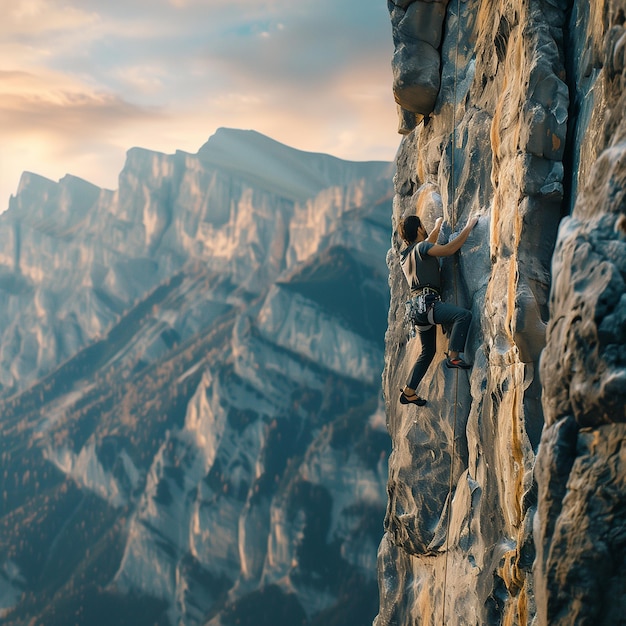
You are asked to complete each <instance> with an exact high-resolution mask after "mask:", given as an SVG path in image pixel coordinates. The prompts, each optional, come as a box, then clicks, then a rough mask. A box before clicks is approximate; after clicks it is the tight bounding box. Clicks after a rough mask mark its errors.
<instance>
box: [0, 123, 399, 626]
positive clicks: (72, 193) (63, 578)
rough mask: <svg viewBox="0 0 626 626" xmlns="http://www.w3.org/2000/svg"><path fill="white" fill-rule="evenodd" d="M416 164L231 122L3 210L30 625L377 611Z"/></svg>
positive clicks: (3, 307)
mask: <svg viewBox="0 0 626 626" xmlns="http://www.w3.org/2000/svg"><path fill="white" fill-rule="evenodd" d="M392 176H393V170H392V165H391V164H390V163H385V162H362V163H355V162H347V161H343V160H340V159H336V158H334V157H331V156H328V155H323V154H313V153H306V152H302V151H298V150H295V149H293V148H290V147H287V146H285V145H282V144H280V143H277V142H275V141H273V140H271V139H269V138H267V137H264V136H262V135H260V134H258V133H256V132H254V131H241V130H233V129H220V130H218V131H217V132H216V134H215V135H214V136H212V137H211V138H210V139H209V141H208V142H207V143H206V144H205V145H204V146H203V147H202V148H201V149H200V150H199V151H198V153H197V154H188V153H184V152H176V153H175V154H173V155H166V154H161V153H157V152H152V151H149V150H145V149H139V148H133V149H131V150H129V152H128V154H127V160H126V164H125V166H124V168H123V170H122V172H121V173H120V176H119V186H118V188H117V189H116V190H114V191H112V190H106V189H100V188H98V187H96V186H94V185H92V184H90V183H88V182H86V181H84V180H81V179H78V178H75V177H72V176H69V175H68V176H66V177H65V178H63V179H62V180H60V181H58V182H53V181H50V180H47V179H45V178H42V177H40V176H37V175H35V174H31V173H25V174H24V175H23V176H22V179H21V181H20V185H19V188H18V191H17V194H16V195H15V197H12V198H11V201H10V206H9V210H8V211H6V212H5V213H3V214H2V215H0V385H1V387H0V430H1V434H0V450H1V458H2V474H1V478H0V492H1V493H2V499H1V500H0V511H1V512H0V525H1V528H2V532H1V533H0V614H1V615H2V617H3V619H4V622H3V623H6V624H27V623H34V624H35V623H36V624H45V625H46V626H54V625H57V624H58V625H67V624H89V625H97V624H103V625H105V624H106V625H110V624H120V625H121V624H134V625H141V624H146V625H147V624H164V625H165V624H188V625H195V624H206V625H211V626H218V625H222V626H229V625H231V624H233V625H234V624H255V626H263V625H264V624H268V625H269V624H272V625H274V626H280V625H284V626H295V625H299V624H302V625H307V626H308V625H311V626H313V625H321V624H324V625H325V626H327V625H332V624H342V625H343V626H346V625H348V624H354V625H355V626H357V625H360V624H366V623H371V621H372V619H373V617H374V616H375V615H376V611H377V605H378V599H377V590H376V550H377V546H378V543H379V541H380V537H381V535H382V522H383V518H384V511H385V503H386V492H385V485H386V481H387V475H386V473H387V457H388V454H389V448H390V442H389V438H388V435H387V432H386V427H385V417H384V408H383V402H382V399H381V397H380V377H381V372H382V368H383V354H384V338H385V329H386V326H387V311H388V305H389V293H388V292H389V288H388V283H387V275H388V270H387V265H386V254H387V250H388V248H389V241H390V227H389V219H390V214H391V203H392V196H393V189H392Z"/></svg>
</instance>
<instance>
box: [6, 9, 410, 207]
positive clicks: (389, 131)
mask: <svg viewBox="0 0 626 626" xmlns="http://www.w3.org/2000/svg"><path fill="white" fill-rule="evenodd" d="M0 9H1V11H0V14H1V15H2V21H1V22H0V211H3V210H5V209H6V208H7V207H8V203H9V196H10V195H11V194H13V195H14V194H15V193H16V192H17V188H18V184H19V179H20V176H21V174H22V172H24V171H29V172H34V173H36V174H40V175H42V176H45V177H47V178H50V179H52V180H55V181H56V180H59V179H60V178H62V177H63V176H65V175H66V174H72V175H74V176H79V177H81V178H84V179H86V180H88V181H90V182H92V183H94V184H96V185H98V186H100V187H106V188H108V189H115V188H117V178H118V174H119V173H120V171H121V169H122V167H123V165H124V161H125V158H126V151H127V150H128V149H130V148H132V147H135V146H139V147H142V148H147V149H150V150H157V151H160V152H165V153H168V154H169V153H173V152H175V151H176V150H184V151H186V152H191V153H195V152H197V151H198V150H199V149H200V147H201V146H202V145H203V144H204V143H205V142H206V141H207V139H208V138H209V137H210V136H211V135H212V134H213V133H214V132H215V131H216V130H217V129H218V128H220V127H229V128H241V129H253V130H256V131H259V132H261V133H263V134H265V135H268V136H270V137H272V138H273V139H276V140H278V141H280V142H282V143H285V144H287V145H290V146H292V147H294V148H298V149H300V150H307V151H312V152H325V153H328V154H332V155H334V156H337V157H340V158H344V159H349V160H356V161H363V160H383V161H391V160H393V158H394V156H395V153H396V150H397V147H398V145H399V141H400V136H399V135H398V134H397V117H396V105H395V103H394V101H393V94H392V91H391V86H392V75H391V56H392V54H393V44H392V39H391V24H390V20H389V14H388V11H387V3H386V2H385V0H19V1H16V0H0Z"/></svg>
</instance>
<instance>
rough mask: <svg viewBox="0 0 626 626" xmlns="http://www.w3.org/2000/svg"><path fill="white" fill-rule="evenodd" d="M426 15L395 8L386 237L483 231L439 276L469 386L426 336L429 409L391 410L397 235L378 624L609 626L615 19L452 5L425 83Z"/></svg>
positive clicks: (575, 7) (618, 70)
mask: <svg viewBox="0 0 626 626" xmlns="http://www.w3.org/2000/svg"><path fill="white" fill-rule="evenodd" d="M422 4H424V3H422V2H413V3H411V2H404V3H391V4H389V8H390V15H391V21H392V26H393V33H394V42H395V45H396V54H395V56H394V61H393V68H394V73H393V78H394V93H395V95H396V100H397V101H398V103H399V105H400V107H401V108H400V109H399V131H400V133H402V134H403V135H404V137H403V139H402V140H401V145H400V149H399V151H398V155H397V159H396V167H397V170H396V175H395V179H394V183H395V192H396V195H395V198H394V208H393V227H394V231H395V229H396V227H397V224H398V223H399V221H400V220H401V219H402V218H403V217H404V216H406V215H407V214H410V213H413V212H417V214H418V215H420V216H421V217H422V218H423V220H424V222H425V223H426V225H427V227H428V228H430V227H431V226H432V225H433V224H434V221H435V219H436V218H437V217H443V219H444V223H443V228H442V233H441V235H440V242H445V241H447V240H449V238H450V237H451V236H454V234H455V233H456V232H458V231H459V230H460V229H461V228H462V227H463V226H464V224H465V223H466V222H467V220H468V219H469V217H470V216H471V215H479V216H480V219H479V221H478V224H477V226H476V227H475V229H474V230H473V231H472V233H471V235H470V237H469V239H468V240H467V242H466V243H465V245H464V246H463V248H462V249H461V251H460V253H458V254H457V255H455V257H451V258H446V259H444V260H443V262H442V273H443V277H444V285H445V287H444V294H443V296H444V299H445V300H447V301H450V302H456V303H458V304H459V305H461V306H465V307H467V308H469V309H471V310H472V312H473V322H472V327H471V329H470V336H469V339H468V343H467V347H466V352H465V358H466V359H467V360H468V361H470V362H471V363H472V364H473V367H472V369H471V370H469V371H468V372H462V371H451V370H447V369H446V368H445V367H443V358H444V355H443V352H444V350H445V349H446V346H447V337H446V336H444V334H443V333H442V332H441V331H439V335H438V338H437V341H438V352H437V355H436V357H435V360H434V361H433V364H432V365H431V367H430V369H429V372H428V374H427V376H426V378H425V379H424V380H423V381H422V383H421V385H420V388H419V390H418V392H419V393H420V394H421V395H424V396H425V397H427V399H428V404H427V405H426V406H425V407H423V408H419V407H415V406H408V407H407V406H402V405H400V404H399V402H398V395H399V391H398V390H399V388H400V387H402V386H403V385H404V384H405V382H406V377H407V375H408V372H409V370H410V367H411V366H412V364H413V361H414V359H415V358H416V355H417V354H418V353H419V350H420V346H419V339H410V338H409V335H408V333H407V328H406V326H405V324H404V321H403V312H404V302H405V300H406V299H407V296H408V289H407V286H406V281H405V279H404V276H403V275H402V272H401V271H400V268H399V263H398V252H399V250H400V249H401V248H402V244H401V242H400V240H399V238H398V237H397V235H394V237H393V239H392V246H391V249H390V251H389V253H388V256H387V261H388V267H389V271H390V278H389V281H390V288H391V307H390V316H389V328H388V331H387V335H386V357H385V363H386V365H385V370H384V373H383V388H384V393H385V398H386V413H387V426H388V430H389V433H390V435H391V438H392V442H393V447H392V453H391V456H390V460H389V480H388V495H389V502H388V507H387V514H386V518H385V534H384V537H383V540H382V542H381V544H380V547H379V553H378V559H379V562H378V573H379V590H380V610H379V615H378V616H377V618H376V621H375V624H376V626H392V625H393V626H404V625H407V626H409V625H411V626H413V625H415V624H420V625H422V624H432V625H433V626H434V625H437V626H440V625H441V624H450V625H455V626H457V625H464V624H467V625H487V624H507V625H509V624H511V625H513V624H520V625H521V624H535V625H537V626H538V625H547V624H550V625H552V624H562V625H565V624H568V625H569V624H571V625H573V624H607V625H608V624H621V623H624V621H623V620H624V617H623V615H625V614H626V606H624V604H625V600H624V597H625V596H624V589H625V587H626V575H625V574H624V571H623V563H624V557H625V552H624V549H625V543H624V541H625V533H624V530H623V529H624V528H625V527H626V508H625V506H624V504H623V503H624V502H625V501H626V499H625V496H626V493H625V491H624V475H625V474H624V472H625V469H626V468H625V467H624V463H625V461H624V455H623V451H622V450H623V446H622V443H623V442H624V434H625V431H624V423H625V422H626V359H625V357H624V354H625V347H626V346H625V344H626V323H625V320H626V295H625V294H626V290H625V280H626V271H625V270H626V266H625V263H626V261H625V259H626V190H625V185H624V182H625V180H626V169H625V168H626V158H625V152H626V142H625V135H626V133H625V130H626V122H625V121H624V111H625V104H626V97H625V96H624V81H625V80H626V73H625V66H626V63H625V50H626V35H625V34H624V33H625V31H624V21H625V11H626V3H625V2H623V0H614V1H607V2H602V3H588V2H582V1H578V0H575V1H569V2H568V1H558V0H527V1H522V0H501V1H497V2H487V1H485V0H463V1H462V0H451V1H450V2H449V3H448V5H447V10H446V15H445V18H444V22H443V38H442V40H441V43H440V47H439V50H440V60H441V61H440V62H441V72H440V81H439V82H438V81H437V80H435V78H434V75H435V72H434V70H432V67H433V66H434V64H435V62H436V60H435V58H434V56H432V58H431V55H427V54H419V53H418V50H417V47H414V48H413V53H410V52H408V46H409V44H408V41H409V40H411V41H413V40H415V41H417V40H419V41H420V42H428V34H429V33H431V32H432V20H431V19H430V17H428V18H427V17H423V18H420V20H419V23H418V24H413V23H411V28H410V29H409V27H408V24H407V25H406V26H403V20H404V21H408V20H409V16H410V15H412V14H413V13H414V12H415V14H418V13H419V12H420V11H422V10H423V7H422V6H421V5H422ZM433 4H434V3H433ZM414 5H416V6H415V8H413V7H414ZM431 9H433V10H434V8H433V7H431ZM400 15H402V18H400V17H399V16H400ZM436 43H437V40H434V41H431V43H428V45H430V46H431V47H433V49H435V48H436V46H435V44H436ZM419 45H425V43H424V44H422V43H420V44H419ZM399 60H401V61H402V62H401V63H399ZM399 68H401V70H402V71H400V69H399ZM413 68H414V69H413ZM400 75H401V76H402V77H403V80H404V81H405V82H403V83H402V85H400V84H399V81H398V77H399V76H400ZM425 76H428V77H429V78H424V77H425ZM409 82H410V83H411V87H410V89H409V87H408V86H407V85H408V83H409ZM399 87H402V89H400V88H399ZM406 93H410V94H411V96H410V99H409V97H408V96H405V95H404V94H406ZM418 102H429V103H432V104H431V109H430V110H428V107H427V106H423V107H421V105H420V106H418V105H416V104H415V103H418ZM422 116H425V117H424V119H423V120H422V119H421V118H422Z"/></svg>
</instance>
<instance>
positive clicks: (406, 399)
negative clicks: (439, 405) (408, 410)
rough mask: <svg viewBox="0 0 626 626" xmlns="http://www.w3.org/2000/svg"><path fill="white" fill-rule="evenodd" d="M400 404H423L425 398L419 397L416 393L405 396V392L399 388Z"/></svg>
mask: <svg viewBox="0 0 626 626" xmlns="http://www.w3.org/2000/svg"><path fill="white" fill-rule="evenodd" d="M400 404H416V405H417V406H424V405H425V404H426V400H424V398H421V397H420V396H418V395H417V394H416V393H414V394H413V395H412V396H407V395H406V393H404V391H403V390H402V389H401V390H400Z"/></svg>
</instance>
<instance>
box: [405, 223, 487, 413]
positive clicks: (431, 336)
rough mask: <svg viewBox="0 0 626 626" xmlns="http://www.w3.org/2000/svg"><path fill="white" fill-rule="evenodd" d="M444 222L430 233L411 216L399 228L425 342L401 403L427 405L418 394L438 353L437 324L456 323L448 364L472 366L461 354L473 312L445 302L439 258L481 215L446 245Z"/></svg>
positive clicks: (415, 319) (418, 324)
mask: <svg viewBox="0 0 626 626" xmlns="http://www.w3.org/2000/svg"><path fill="white" fill-rule="evenodd" d="M441 222H442V218H441V217H439V218H437V220H436V221H435V227H434V228H433V229H432V231H431V232H430V234H429V233H428V232H427V231H426V229H425V228H424V225H423V224H422V221H421V220H420V218H419V217H417V215H409V216H408V217H406V218H405V219H404V220H403V221H402V222H401V223H400V226H399V228H398V231H399V233H400V236H401V237H402V239H403V240H404V242H405V243H406V244H407V247H406V248H405V249H404V250H403V251H402V252H401V254H400V265H401V266H402V271H403V272H404V275H405V276H406V279H407V282H408V283H409V287H410V289H411V300H410V301H409V302H408V303H407V305H408V306H410V308H411V310H412V313H411V315H410V316H411V318H412V321H413V323H414V324H415V326H416V328H417V330H418V333H419V336H420V340H421V343H422V351H421V353H420V355H419V357H418V359H417V361H416V362H415V365H414V366H413V369H412V371H411V375H410V376H409V379H408V381H407V384H406V387H404V389H402V390H401V393H400V403H401V404H416V405H418V406H423V405H425V404H426V400H425V399H424V398H421V397H420V396H418V395H417V393H416V391H417V387H418V385H419V384H420V382H421V380H422V378H424V375H425V374H426V371H427V370H428V367H429V365H430V363H431V361H432V360H433V357H434V356H435V349H436V341H437V328H436V325H437V324H452V330H451V332H450V341H449V346H448V349H449V351H448V355H447V358H446V361H445V363H446V366H447V367H450V368H460V369H468V368H469V367H470V366H469V365H468V364H467V363H466V362H465V361H464V360H463V359H462V358H460V357H459V353H460V352H463V350H464V349H465V340H466V338H467V331H468V329H469V325H470V323H471V321H472V314H471V312H470V311H468V310H467V309H463V308H461V307H458V306H455V305H453V304H448V303H446V302H442V300H441V295H440V294H441V277H440V271H439V259H438V257H445V256H451V255H453V254H454V253H455V252H457V251H458V250H459V249H460V248H461V246H462V245H463V244H464V243H465V241H466V240H467V238H468V236H469V234H470V232H471V231H472V228H474V226H475V225H476V222H478V218H477V217H472V218H471V219H470V220H469V221H468V222H467V224H466V226H465V228H464V229H463V230H462V231H461V232H460V233H459V235H458V236H457V237H456V238H455V239H453V240H452V241H450V242H448V243H446V244H443V245H441V244H438V243H437V238H438V237H439V231H440V229H441Z"/></svg>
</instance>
